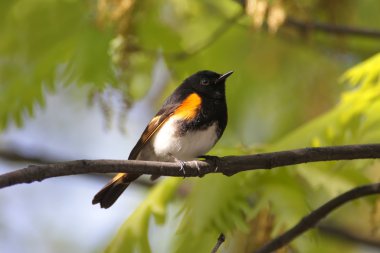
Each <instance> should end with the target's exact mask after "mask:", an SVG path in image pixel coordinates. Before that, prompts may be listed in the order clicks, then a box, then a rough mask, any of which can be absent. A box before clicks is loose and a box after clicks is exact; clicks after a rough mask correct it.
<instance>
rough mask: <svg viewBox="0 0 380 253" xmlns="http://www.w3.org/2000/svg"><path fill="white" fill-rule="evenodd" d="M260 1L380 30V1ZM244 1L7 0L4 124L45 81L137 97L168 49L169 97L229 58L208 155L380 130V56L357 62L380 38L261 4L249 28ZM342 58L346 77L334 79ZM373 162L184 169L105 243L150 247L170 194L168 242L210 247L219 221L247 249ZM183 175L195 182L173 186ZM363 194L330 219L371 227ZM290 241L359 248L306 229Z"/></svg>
mask: <svg viewBox="0 0 380 253" xmlns="http://www.w3.org/2000/svg"><path fill="white" fill-rule="evenodd" d="M261 2H262V3H264V4H266V8H267V10H270V8H272V7H274V6H277V7H278V6H279V8H281V9H282V10H283V11H284V12H285V13H286V15H287V16H290V17H293V18H296V19H299V20H306V21H313V20H316V21H323V22H327V23H331V24H339V23H341V24H345V25H349V26H359V27H365V28H368V29H369V28H372V29H375V28H377V29H379V28H380V27H374V24H378V23H376V22H375V21H377V19H378V12H377V8H375V7H378V3H377V2H376V1H374V0H365V1H349V0H345V1H326V0H310V1H303V2H302V3H300V2H299V1H265V0H262V1H261ZM243 7H244V6H243V5H242V4H241V1H216V0H205V1H179V0H158V1H133V0H129V1H126V0H125V1H122V0H99V1H89V0H87V1H79V0H78V1H75V0H66V1H65V0H14V1H2V2H0V36H1V39H0V127H1V128H2V129H4V128H5V127H6V126H7V125H8V124H9V121H10V120H13V121H15V122H16V123H17V124H18V125H21V124H22V121H23V117H24V116H25V115H26V114H29V115H33V108H34V106H36V104H39V105H42V106H43V105H44V94H45V93H44V91H45V90H50V91H54V90H55V87H56V86H57V85H59V84H64V85H77V86H80V85H86V86H89V87H90V90H91V92H94V91H102V90H103V89H104V88H106V87H107V86H114V87H116V88H118V89H120V90H121V92H122V93H123V94H124V96H125V99H126V101H130V102H133V101H135V100H137V99H140V98H142V97H143V96H144V95H145V94H146V92H147V91H148V90H149V88H150V83H151V72H152V67H153V66H154V64H155V63H156V61H157V59H158V58H160V57H162V58H163V59H164V60H165V63H166V64H167V66H168V68H169V70H170V71H171V77H172V79H171V80H170V83H168V85H167V88H166V89H165V90H163V91H162V98H164V97H165V96H166V95H167V94H169V93H170V91H171V90H173V88H174V87H175V86H177V85H178V83H179V82H180V81H181V80H182V79H183V78H185V77H186V76H188V75H190V74H192V73H194V72H195V71H198V70H200V69H211V70H215V71H218V72H225V71H228V70H235V74H234V75H233V76H232V77H231V79H229V81H228V84H227V98H228V106H229V124H228V128H227V130H226V132H225V134H224V136H223V138H222V140H221V141H220V142H219V144H218V145H217V147H216V148H215V149H214V150H213V151H212V152H213V153H214V154H217V155H232V154H234V155H239V154H246V153H252V152H258V151H275V150H283V149H290V148H300V147H307V146H325V145H341V144H357V143H372V142H379V141H380V131H379V129H380V114H379V111H380V100H379V99H378V98H379V95H380V94H379V93H380V81H379V80H380V79H379V75H380V68H379V66H380V55H378V54H377V55H375V56H373V57H371V58H369V59H368V60H366V61H364V62H362V63H360V62H361V61H362V60H364V59H365V58H367V57H369V56H370V55H373V54H375V53H376V50H378V41H377V40H373V39H368V38H359V37H354V36H348V35H347V36H345V37H343V36H336V35H334V34H327V33H323V32H320V33H318V32H317V31H313V30H309V31H306V30H301V31H299V30H297V29H295V28H294V27H289V26H285V25H284V26H280V27H279V30H278V32H277V33H276V34H269V33H268V31H267V30H268V29H267V28H268V26H269V25H268V24H267V23H266V22H265V17H266V16H265V15H267V14H266V12H265V13H264V23H263V24H261V26H260V27H256V28H254V26H253V25H252V18H253V17H252V16H250V15H246V14H245V11H246V10H245V9H244V8H243ZM268 15H269V14H268ZM357 63H359V64H358V65H357V66H356V67H353V68H350V67H352V66H353V65H354V64H357ZM346 69H349V70H348V71H346V72H345V74H343V75H342V77H341V78H340V80H341V83H343V85H337V82H338V80H339V77H340V76H341V74H342V73H343V72H344V70H346ZM156 102H157V105H158V104H160V101H156ZM378 166H379V165H378V164H377V163H374V162H372V161H355V162H328V163H313V164H306V165H299V166H293V167H289V168H281V169H275V170H273V171H269V172H268V171H265V172H261V171H254V172H244V173H240V174H238V175H235V176H233V177H224V176H219V175H209V176H206V177H204V178H202V179H193V180H186V181H191V187H190V188H191V190H189V189H188V188H189V187H188V185H182V184H180V183H181V182H182V181H181V180H177V179H167V180H164V181H163V182H162V183H160V184H158V185H156V186H155V187H154V188H153V189H152V191H151V193H150V195H149V196H148V197H147V199H146V200H145V201H144V202H143V203H142V204H141V206H140V207H139V208H137V209H136V211H135V212H134V214H133V215H132V216H130V217H129V218H128V219H127V220H126V221H125V223H124V224H123V225H122V227H121V228H120V230H119V232H118V233H117V235H116V236H115V238H114V239H113V240H112V241H111V242H110V244H109V246H108V248H107V249H106V252H124V253H125V252H150V251H151V246H152V245H150V244H149V231H151V230H150V229H151V227H152V226H154V225H155V222H154V221H156V223H157V224H162V223H164V222H165V217H166V214H167V206H168V204H169V203H172V201H173V200H174V199H180V200H181V201H175V202H174V203H175V205H176V208H177V210H178V212H179V214H178V215H177V216H176V217H169V218H170V219H176V221H177V222H178V224H177V226H178V227H173V236H172V240H171V242H167V243H171V251H172V252H210V250H211V248H212V246H213V245H214V243H215V240H216V238H217V236H218V234H219V233H220V232H224V233H226V235H227V242H226V243H225V245H224V246H225V248H226V250H227V251H228V252H252V251H253V250H254V249H255V248H257V246H258V245H260V244H262V243H263V241H267V240H269V239H270V238H271V237H273V236H274V235H276V234H278V233H279V232H281V231H284V230H285V229H286V228H288V227H289V226H291V225H292V224H294V223H295V222H297V221H298V220H299V219H300V218H301V217H302V216H303V215H305V214H306V213H308V212H309V211H310V210H311V209H313V208H315V207H317V206H318V205H320V204H321V203H323V202H325V201H327V200H328V199H330V198H331V197H333V196H336V195H337V194H339V193H341V192H343V191H345V190H348V189H350V188H352V187H355V186H357V185H360V184H363V183H368V182H372V181H373V180H374V178H377V177H378V176H379V175H378V173H376V171H375V169H374V168H377V167H378ZM179 187H184V188H185V190H186V192H187V194H186V196H185V197H182V198H179V197H177V198H174V197H173V196H176V195H175V194H174V193H175V192H176V191H177V190H178V188H179ZM178 202H180V204H178ZM357 202H358V203H356V202H355V204H352V205H349V208H350V209H349V210H348V209H347V208H342V210H341V211H337V213H338V215H333V217H331V218H329V219H332V220H333V221H334V223H336V224H339V225H341V226H343V227H346V228H360V229H361V230H362V231H370V230H371V228H372V227H371V224H370V222H362V221H358V219H355V218H354V217H353V215H357V214H360V215H364V216H368V217H371V215H372V216H374V215H377V213H376V210H375V208H374V205H373V203H374V201H357ZM363 210H364V211H363ZM371 213H372V214H371ZM152 216H153V217H154V218H155V219H154V220H153V219H151V217H152ZM263 216H265V217H270V218H268V219H263V218H262V217H263ZM368 220H370V219H368ZM257 231H260V232H261V235H260V238H261V239H260V240H259V236H258V234H257ZM315 238H317V240H315ZM256 240H257V243H256ZM253 242H255V243H256V244H254V243H253ZM291 247H292V249H294V250H295V251H298V252H341V250H342V248H344V251H345V252H355V250H356V248H355V247H351V245H347V244H345V245H342V243H340V242H338V241H336V240H333V239H331V238H325V237H323V236H319V235H316V234H313V233H310V232H309V233H307V235H306V236H302V237H300V238H298V239H297V240H296V241H295V242H294V243H293V244H292V246H291Z"/></svg>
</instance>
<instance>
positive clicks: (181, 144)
mask: <svg viewBox="0 0 380 253" xmlns="http://www.w3.org/2000/svg"><path fill="white" fill-rule="evenodd" d="M176 124H177V119H175V117H172V118H171V119H169V120H168V121H167V122H166V123H165V124H164V125H163V126H162V128H161V129H160V130H159V131H158V132H157V133H156V134H155V136H154V137H153V142H152V143H153V150H154V153H155V154H156V156H157V157H161V158H163V159H164V160H173V157H175V158H177V159H179V160H183V161H188V160H192V159H194V158H196V157H198V156H200V155H203V154H205V153H207V152H208V151H209V150H210V149H211V148H212V147H213V146H214V145H215V143H216V141H217V139H218V136H217V124H216V123H214V124H212V125H211V126H209V127H208V128H207V129H204V130H198V131H189V132H187V133H185V134H184V135H179V134H178V133H177V131H176Z"/></svg>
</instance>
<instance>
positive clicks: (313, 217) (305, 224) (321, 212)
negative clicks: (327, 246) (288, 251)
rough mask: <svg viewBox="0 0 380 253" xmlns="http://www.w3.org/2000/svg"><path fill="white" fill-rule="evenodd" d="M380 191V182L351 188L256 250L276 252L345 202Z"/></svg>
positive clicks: (264, 252) (259, 251) (262, 252)
mask: <svg viewBox="0 0 380 253" xmlns="http://www.w3.org/2000/svg"><path fill="white" fill-rule="evenodd" d="M378 193H380V183H376V184H368V185H364V186H360V187H356V188H354V189H352V190H349V191H347V192H345V193H343V194H341V195H339V196H337V197H335V198H333V199H331V200H330V201H328V202H326V203H325V204H324V205H322V206H320V207H319V208H317V209H316V210H314V211H312V212H311V213H310V214H309V215H307V216H305V217H304V218H302V219H301V221H299V222H298V223H297V224H296V225H295V226H294V227H292V228H291V229H289V230H287V231H286V232H285V233H284V234H282V235H280V236H278V237H277V238H275V239H274V240H272V241H270V242H269V243H267V244H266V245H264V246H263V247H261V248H260V249H258V250H257V251H255V253H270V252H274V251H275V250H277V249H279V248H281V247H283V246H285V245H286V244H288V243H289V242H291V241H292V240H293V239H295V238H296V237H298V236H299V235H300V234H302V233H304V232H305V231H307V230H309V229H311V228H313V227H314V226H315V225H316V224H317V223H318V222H319V221H321V220H322V219H323V218H324V217H325V216H326V215H328V214H329V213H331V212H332V211H334V210H335V209H337V208H338V207H340V206H342V205H343V204H345V203H347V202H350V201H352V200H355V199H358V198H362V197H365V196H368V195H373V194H378Z"/></svg>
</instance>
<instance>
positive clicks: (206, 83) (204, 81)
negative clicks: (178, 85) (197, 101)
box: [201, 79, 210, 85]
mask: <svg viewBox="0 0 380 253" xmlns="http://www.w3.org/2000/svg"><path fill="white" fill-rule="evenodd" d="M201 84H202V85H209V84H210V80H208V79H202V80H201Z"/></svg>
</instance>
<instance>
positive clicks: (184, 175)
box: [169, 154, 186, 178]
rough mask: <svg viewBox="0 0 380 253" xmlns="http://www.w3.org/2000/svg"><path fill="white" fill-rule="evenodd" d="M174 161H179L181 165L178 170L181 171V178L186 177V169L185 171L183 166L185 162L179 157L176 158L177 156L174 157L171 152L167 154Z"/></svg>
mask: <svg viewBox="0 0 380 253" xmlns="http://www.w3.org/2000/svg"><path fill="white" fill-rule="evenodd" d="M169 155H170V156H171V157H172V158H173V159H174V161H175V162H177V163H179V164H180V165H181V168H180V169H179V171H182V173H183V178H185V177H186V171H185V166H186V163H185V162H184V161H182V160H180V159H178V158H177V157H175V156H174V155H172V154H169Z"/></svg>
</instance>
